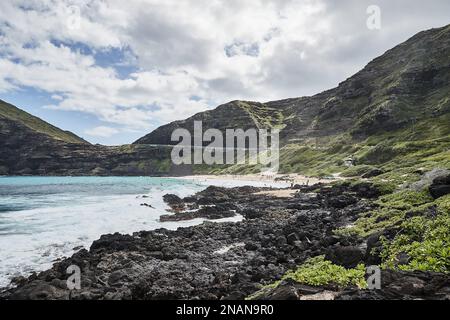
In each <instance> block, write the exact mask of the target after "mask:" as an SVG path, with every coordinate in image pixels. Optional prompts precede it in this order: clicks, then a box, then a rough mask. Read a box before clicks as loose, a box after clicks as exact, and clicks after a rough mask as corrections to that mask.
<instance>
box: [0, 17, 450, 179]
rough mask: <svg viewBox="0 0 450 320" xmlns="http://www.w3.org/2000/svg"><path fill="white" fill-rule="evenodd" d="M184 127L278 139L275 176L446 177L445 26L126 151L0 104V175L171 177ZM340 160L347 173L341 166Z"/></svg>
mask: <svg viewBox="0 0 450 320" xmlns="http://www.w3.org/2000/svg"><path fill="white" fill-rule="evenodd" d="M5 110H6V111H5ZM7 111H8V112H7ZM194 121H203V130H207V129H210V128H215V129H219V130H225V129H237V128H239V129H244V130H247V129H250V128H277V129H280V130H281V133H280V146H281V150H280V172H281V173H302V174H306V175H314V176H329V175H334V174H343V175H347V176H351V175H357V176H358V175H363V174H365V173H367V172H370V171H371V170H373V169H378V172H379V171H381V172H398V173H399V176H400V172H403V176H405V175H406V176H407V178H405V179H406V180H408V179H413V178H417V175H416V174H414V172H418V171H420V170H422V169H423V168H430V169H431V168H433V167H445V168H450V151H449V149H450V125H449V124H450V25H448V26H445V27H442V28H435V29H430V30H427V31H422V32H420V33H418V34H416V35H414V36H413V37H411V38H410V39H408V40H407V41H405V42H404V43H402V44H399V45H398V46H396V47H394V48H392V49H390V50H388V51H386V52H385V53H384V54H383V55H381V56H380V57H377V58H375V59H373V60H372V61H370V62H369V63H368V64H367V65H366V66H365V67H364V68H363V69H362V70H361V71H359V72H357V73H356V74H354V75H353V76H351V77H349V78H347V79H346V80H344V81H342V82H341V83H339V85H338V86H337V87H336V88H332V89H329V90H326V91H324V92H321V93H318V94H316V95H313V96H309V97H300V98H288V99H282V100H277V101H269V102H265V103H261V102H253V101H241V100H235V101H231V102H228V103H225V104H222V105H220V106H218V107H217V108H215V109H213V110H207V111H205V112H200V113H197V114H195V115H193V116H192V117H189V118H187V119H185V120H179V121H175V122H171V123H168V124H165V125H163V126H161V127H159V128H157V129H156V130H154V131H152V132H151V133H149V134H148V135H145V136H143V137H142V138H140V139H138V140H137V141H136V142H134V143H133V144H132V145H125V146H119V147H105V146H100V145H95V146H94V145H91V144H89V143H88V142H86V141H84V140H83V139H81V138H79V137H77V136H74V135H73V134H72V133H69V132H65V131H63V130H60V129H58V128H56V127H54V126H52V125H50V124H48V123H46V122H45V121H43V120H41V119H39V118H36V117H34V116H32V115H30V114H28V113H26V112H23V111H21V110H20V109H18V108H15V107H14V106H12V105H9V104H7V103H5V102H3V101H0V146H1V149H2V158H0V174H10V175H11V174H17V175H23V174H34V175H42V174H47V175H55V174H58V175H148V174H153V175H173V174H174V171H173V165H172V164H171V160H170V147H169V148H167V147H166V145H169V146H171V145H175V144H177V142H173V141H171V135H172V132H173V131H174V130H175V129H178V128H185V129H188V130H189V131H190V132H192V131H193V124H194ZM155 145H156V146H155ZM349 157H351V158H353V159H354V162H355V164H356V166H354V167H353V168H348V167H347V165H346V164H345V159H347V158H349ZM177 170H178V169H177ZM181 171H182V172H184V173H186V172H189V173H217V174H221V173H233V174H245V173H257V172H259V168H258V166H238V165H236V166H210V167H207V166H195V167H192V168H189V169H187V170H184V169H183V170H181ZM381 178H383V176H381ZM402 179H403V178H402ZM405 179H403V180H405ZM400 180H401V179H400V177H399V181H400Z"/></svg>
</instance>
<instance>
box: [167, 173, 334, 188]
mask: <svg viewBox="0 0 450 320" xmlns="http://www.w3.org/2000/svg"><path fill="white" fill-rule="evenodd" d="M168 178H174V179H181V180H193V181H199V180H201V181H203V182H208V181H209V182H211V181H240V182H248V183H254V182H258V183H266V184H272V185H283V186H284V187H290V186H295V185H300V186H311V185H315V184H318V183H330V182H334V181H338V180H342V179H343V178H339V177H335V178H334V179H320V178H316V177H308V176H304V175H300V174H271V175H264V174H247V175H230V174H226V175H191V176H182V177H168Z"/></svg>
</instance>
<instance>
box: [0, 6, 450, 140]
mask: <svg viewBox="0 0 450 320" xmlns="http://www.w3.org/2000/svg"><path fill="white" fill-rule="evenodd" d="M370 5H377V6H378V7H379V8H380V9H381V28H380V29H373V28H372V29H369V28H368V27H367V20H368V18H370V17H371V14H368V13H367V9H368V7H369V6H370ZM449 12H450V1H448V0H430V1H422V0H379V1H377V0H370V1H365V0H339V1H335V0H315V1H312V0H273V1H271V0H245V1H243V0H190V1H187V0H186V1H184V0H127V1H123V0H91V1H90V0H64V1H62V0H27V1H24V0H5V1H3V0H2V1H0V99H2V100H6V101H8V102H11V103H13V104H15V105H17V106H18V107H21V108H23V109H25V110H27V111H28V112H31V113H33V114H35V115H37V116H39V117H41V118H43V119H45V120H47V121H49V122H51V123H53V124H55V125H57V126H59V127H61V128H63V129H65V130H71V131H73V132H75V133H76V134H78V135H80V136H82V137H84V138H85V139H87V140H89V141H91V142H94V143H102V144H109V145H113V144H122V143H131V142H133V141H134V140H135V139H137V138H139V137H140V136H142V135H144V134H146V133H148V132H149V131H151V130H152V129H155V128H156V127H157V126H158V125H161V124H164V123H166V122H169V121H173V120H178V119H183V118H186V117H188V116H190V115H193V114H194V113H197V112H200V111H204V110H207V109H210V108H214V107H216V106H217V105H219V104H222V103H225V102H228V101H230V100H234V99H245V100H256V101H269V100H276V99H282V98H288V97H298V96H304V95H312V94H315V93H318V92H320V91H323V90H325V89H329V88H332V87H334V86H336V85H337V84H338V83H339V82H341V81H342V80H344V79H345V78H347V77H349V76H351V75H352V74H353V73H355V72H357V71H358V70H359V69H361V68H362V67H364V65H366V64H367V63H368V62H369V61H370V60H371V59H373V58H375V57H376V56H378V55H380V54H382V53H383V52H385V51H386V50H388V49H390V48H391V47H393V46H395V45H396V44H398V43H400V42H402V41H404V40H406V39H408V38H409V37H411V36H412V35H414V34H415V33H417V32H418V31H421V30H424V29H429V28H433V27H440V26H443V25H446V24H448V23H450V18H449ZM371 13H372V11H371Z"/></svg>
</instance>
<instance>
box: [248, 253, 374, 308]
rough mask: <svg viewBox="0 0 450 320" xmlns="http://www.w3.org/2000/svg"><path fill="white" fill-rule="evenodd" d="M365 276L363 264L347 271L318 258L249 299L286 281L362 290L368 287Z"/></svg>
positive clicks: (307, 262)
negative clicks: (354, 287) (350, 287)
mask: <svg viewBox="0 0 450 320" xmlns="http://www.w3.org/2000/svg"><path fill="white" fill-rule="evenodd" d="M365 274H366V270H365V267H364V265H362V264H360V265H358V266H357V267H356V268H354V269H346V268H344V267H341V266H338V265H335V264H333V263H331V262H330V261H328V260H325V258H324V256H318V257H314V258H311V259H309V260H307V261H306V262H305V263H304V264H302V265H301V266H299V267H298V269H296V270H292V271H289V272H287V273H286V274H285V275H284V276H283V277H282V278H281V280H279V281H276V282H274V283H272V284H269V285H267V286H265V287H263V288H262V289H261V290H259V291H258V292H256V293H254V294H253V295H251V296H249V297H248V299H249V300H253V299H257V298H258V297H259V296H261V295H263V294H265V293H266V292H267V290H269V289H274V288H276V287H278V286H279V285H280V284H281V283H282V282H283V281H285V280H293V281H295V282H298V283H301V284H306V285H310V286H324V285H335V286H337V287H339V288H347V287H349V286H356V287H358V288H360V289H362V288H366V287H367V282H366V279H365Z"/></svg>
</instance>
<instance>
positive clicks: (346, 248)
mask: <svg viewBox="0 0 450 320" xmlns="http://www.w3.org/2000/svg"><path fill="white" fill-rule="evenodd" d="M262 190H266V189H257V188H256V189H255V188H232V189H226V188H208V189H207V190H205V191H202V192H200V193H198V194H196V195H194V196H192V197H189V198H185V199H182V200H181V199H178V198H176V197H170V200H169V199H168V197H166V199H168V201H170V202H171V203H175V204H179V203H190V204H197V202H198V201H200V200H201V199H205V198H208V197H209V194H211V199H213V200H212V201H211V202H210V203H212V204H210V205H207V206H202V205H198V206H199V208H200V209H198V210H197V209H196V210H188V211H185V212H179V213H177V214H175V215H171V216H168V217H169V218H163V217H162V219H167V221H169V220H170V219H174V218H173V217H176V218H177V219H178V218H183V219H185V218H197V217H199V216H200V215H201V216H203V217H207V218H208V219H213V218H219V217H223V216H225V215H226V216H228V215H231V213H232V214H235V211H236V213H238V214H242V215H244V216H248V217H249V219H245V220H243V221H242V222H237V223H213V222H206V223H203V224H201V225H198V226H195V227H189V228H179V229H178V230H176V231H168V230H166V229H159V230H154V231H142V232H136V233H134V234H133V235H121V234H112V235H104V236H102V237H101V238H100V239H99V240H97V241H95V242H94V243H93V244H92V246H91V248H90V250H89V251H87V250H84V249H82V250H80V251H79V252H77V253H75V254H74V255H73V256H72V257H70V258H67V259H64V260H62V261H60V262H57V263H56V264H55V265H54V266H53V268H51V269H49V270H47V271H44V272H41V273H39V274H37V275H33V276H31V277H29V278H28V279H20V281H18V282H17V287H16V288H13V289H9V290H7V291H6V292H3V293H1V294H0V299H107V300H111V299H152V300H158V299H243V298H245V297H247V296H249V295H251V294H253V293H255V292H256V291H258V290H259V289H260V288H261V286H262V285H264V284H267V283H273V282H274V281H276V280H279V279H280V278H281V277H282V276H283V275H284V274H285V273H286V272H287V271H288V270H292V269H295V268H296V267H297V266H298V265H299V264H302V263H303V262H304V261H305V260H307V259H308V258H311V257H316V256H319V255H325V254H327V253H328V254H327V257H328V258H329V259H330V260H331V261H333V262H335V263H338V264H341V265H344V266H346V267H353V266H355V265H356V264H357V263H359V262H362V261H363V260H364V258H365V256H364V253H363V252H362V251H361V250H360V249H359V248H358V246H360V245H363V243H362V240H358V239H343V238H339V237H337V236H334V235H333V232H332V231H333V230H334V229H336V228H338V227H339V226H342V225H344V224H347V223H348V221H351V220H352V219H354V217H355V215H358V214H360V213H363V212H365V211H366V210H367V208H368V205H367V203H366V200H361V199H359V198H358V197H356V196H355V195H354V192H353V191H352V190H350V188H349V186H333V187H328V186H315V187H314V190H316V191H317V194H315V195H312V194H309V193H308V194H306V193H303V191H302V189H301V190H300V192H301V193H302V194H298V195H296V196H295V197H294V198H291V199H278V198H272V197H269V196H265V195H261V194H255V192H259V191H262ZM308 192H310V191H308ZM340 195H342V196H343V197H341V198H342V199H350V197H351V199H352V201H348V202H347V201H346V206H345V207H344V208H336V207H328V206H327V204H328V203H329V200H330V199H332V198H336V197H338V198H339V196H340ZM290 201H301V202H302V203H305V204H308V203H310V204H323V205H322V206H321V207H319V208H317V209H308V210H297V209H288V208H287V206H288V203H289V202H290ZM355 201H356V202H355ZM352 203H353V204H352ZM232 208H234V209H232ZM324 208H326V209H324ZM370 241H372V240H370ZM373 242H374V245H371V246H372V247H377V241H376V240H373ZM71 265H76V266H79V267H80V269H81V284H82V285H81V290H72V291H70V290H68V289H67V287H66V280H67V278H68V274H67V273H66V270H67V268H68V267H69V266H71ZM417 277H418V278H419V280H417V279H416V278H417ZM424 279H425V280H424ZM427 279H428V280H430V281H432V283H433V285H430V283H428V282H427V281H426V280H427ZM442 279H444V280H443V281H444V283H445V281H447V280H445V279H446V278H442V276H435V275H432V276H429V278H426V277H425V278H423V277H422V276H420V277H419V276H415V275H414V276H410V277H406V278H404V280H405V281H406V282H405V283H401V282H400V280H398V279H397V280H396V279H394V280H393V281H392V282H390V283H392V285H391V287H390V289H389V290H392V291H393V292H408V294H411V296H412V295H414V297H420V296H423V295H429V296H430V295H431V296H433V294H434V292H433V290H437V291H436V292H439V297H442V295H441V293H442V292H444V291H445V288H444V287H443V288H437V287H438V284H439V282H438V281H440V280H442ZM433 281H434V282H433ZM400 284H401V285H402V287H398V286H399V285H400ZM349 289H352V288H349ZM341 293H342V292H341V291H339V290H337V288H334V287H333V286H330V287H309V286H304V285H300V284H296V283H292V282H284V284H283V285H281V286H280V287H279V288H277V289H276V291H274V292H269V293H267V296H266V298H267V299H329V298H345V299H346V298H351V297H355V298H360V297H366V295H367V294H366V293H365V292H361V291H359V290H356V291H351V290H350V291H349V290H347V291H345V295H340V294H341ZM367 297H369V295H367ZM382 297H389V295H382Z"/></svg>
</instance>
